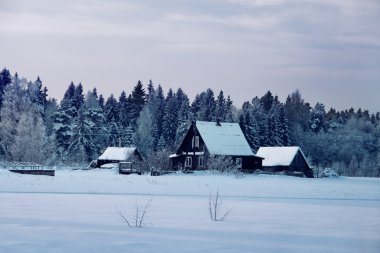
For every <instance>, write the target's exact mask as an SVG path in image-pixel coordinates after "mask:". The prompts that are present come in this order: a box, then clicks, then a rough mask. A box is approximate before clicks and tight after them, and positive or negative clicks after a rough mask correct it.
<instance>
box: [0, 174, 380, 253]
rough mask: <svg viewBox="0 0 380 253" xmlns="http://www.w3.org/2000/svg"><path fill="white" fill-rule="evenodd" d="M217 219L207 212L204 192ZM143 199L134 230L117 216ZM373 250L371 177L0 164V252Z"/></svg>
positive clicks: (379, 239) (378, 203)
mask: <svg viewBox="0 0 380 253" xmlns="http://www.w3.org/2000/svg"><path fill="white" fill-rule="evenodd" d="M217 189H219V192H220V193H221V195H223V197H224V207H225V209H224V210H229V209H231V212H230V215H229V216H228V217H227V219H226V220H225V221H222V222H212V221H210V219H209V217H208V210H207V204H208V198H209V195H210V192H213V193H214V192H215V191H216V190H217ZM150 199H151V200H152V204H151V208H150V211H149V213H148V216H147V217H146V219H145V223H146V226H145V227H144V228H129V227H128V226H127V225H126V224H125V223H123V221H122V219H121V217H120V216H119V215H118V211H117V210H120V211H122V212H123V213H125V214H132V213H133V210H134V206H135V202H136V201H138V202H139V203H140V204H144V203H146V201H148V200H150ZM280 250H281V252H282V253H284V252H374V253H375V252H376V253H378V252H380V180H379V179H366V178H339V179H305V178H295V177H287V176H254V175H249V176H246V177H244V178H240V179H236V178H235V177H233V176H229V175H215V174H208V173H198V174H195V175H183V174H177V175H166V176H161V177H151V176H137V175H130V176H126V175H117V174H116V172H115V171H113V170H92V171H80V170H77V171H71V170H58V171H56V176H55V177H46V176H31V175H19V174H13V173H10V172H7V171H4V170H0V252H1V253H3V252H102V253H103V252H279V251H280Z"/></svg>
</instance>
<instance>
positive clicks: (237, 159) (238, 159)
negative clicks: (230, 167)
mask: <svg viewBox="0 0 380 253" xmlns="http://www.w3.org/2000/svg"><path fill="white" fill-rule="evenodd" d="M242 163H243V159H242V158H240V157H238V158H236V161H235V164H236V167H237V168H238V169H241V168H242Z"/></svg>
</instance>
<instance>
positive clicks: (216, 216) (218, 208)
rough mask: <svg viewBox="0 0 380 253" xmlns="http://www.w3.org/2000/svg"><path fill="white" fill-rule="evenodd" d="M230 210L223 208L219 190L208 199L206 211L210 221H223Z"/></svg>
mask: <svg viewBox="0 0 380 253" xmlns="http://www.w3.org/2000/svg"><path fill="white" fill-rule="evenodd" d="M230 211H231V210H228V211H224V210H223V199H222V197H220V195H219V190H218V191H216V194H215V195H214V196H212V195H211V194H210V198H209V200H208V213H209V216H210V219H211V220H212V221H223V220H224V219H225V218H226V217H227V216H228V214H229V213H230Z"/></svg>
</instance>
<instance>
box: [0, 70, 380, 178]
mask: <svg viewBox="0 0 380 253" xmlns="http://www.w3.org/2000/svg"><path fill="white" fill-rule="evenodd" d="M252 97H253V98H252V100H251V101H247V102H245V103H244V104H243V105H242V108H236V107H235V106H234V105H233V101H232V99H231V98H230V96H226V95H225V94H224V93H223V91H220V92H219V93H214V91H213V90H212V89H207V90H206V91H202V92H201V93H199V94H197V95H196V97H195V99H194V100H193V101H190V100H189V98H188V96H187V95H186V94H185V92H184V91H183V90H182V89H181V88H179V89H178V90H176V91H173V90H172V89H169V90H168V91H167V92H166V93H165V92H164V90H163V88H162V87H161V85H158V86H155V85H154V84H153V82H152V81H151V80H150V81H149V82H148V83H147V84H146V85H145V87H144V85H143V83H142V82H141V81H138V82H137V83H136V85H135V86H134V88H133V90H132V91H131V93H130V94H128V93H127V92H125V91H123V92H121V94H120V95H119V96H117V97H115V96H114V95H110V96H109V97H108V98H105V97H103V96H102V95H101V94H98V92H97V90H96V88H94V89H93V90H91V91H88V92H85V91H83V86H82V84H81V83H79V84H74V83H71V84H69V86H68V88H67V90H66V92H65V94H64V96H63V99H62V100H61V101H60V102H59V103H58V101H57V100H56V99H55V98H49V97H48V89H47V88H46V87H43V83H42V81H41V79H40V78H39V77H38V78H37V80H36V81H34V82H32V81H28V80H27V79H25V78H21V77H19V76H18V74H17V73H15V74H14V75H11V73H10V72H9V70H7V69H5V68H4V69H3V70H2V71H1V73H0V159H1V160H8V161H28V162H37V163H42V164H46V165H74V164H76V165H78V164H88V163H89V162H90V161H91V160H93V159H96V158H97V157H98V156H99V154H100V153H101V152H102V151H103V150H104V149H105V148H106V147H108V146H133V145H135V146H137V147H138V148H139V149H140V151H141V152H142V153H143V154H144V155H145V156H147V157H149V156H154V155H155V154H158V153H160V152H161V155H162V152H163V151H166V153H170V152H173V151H174V150H175V149H176V147H177V146H178V144H179V143H180V141H181V140H182V138H183V136H184V134H185V132H186V130H187V129H188V127H189V125H190V124H191V121H193V120H203V121H215V120H217V119H219V120H220V121H222V122H238V123H239V124H240V126H241V128H242V130H243V132H244V134H245V136H246V138H247V140H248V142H249V144H250V146H251V148H252V150H253V151H256V150H257V149H258V147H260V146H289V145H297V146H300V147H301V148H302V150H303V151H304V153H305V155H306V156H307V158H308V160H309V161H310V162H311V164H312V165H313V166H314V167H315V168H326V167H331V168H333V169H335V170H337V171H338V172H339V173H340V174H342V175H348V176H376V177H379V176H380V113H379V112H375V113H370V112H369V111H368V110H362V109H360V108H359V109H358V110H354V109H353V108H350V109H347V110H343V111H337V110H335V109H333V108H331V109H329V110H326V108H325V106H324V104H323V103H317V104H316V105H315V106H311V105H310V104H309V103H307V102H305V101H304V100H303V98H302V96H301V93H300V92H299V91H298V90H296V91H295V92H293V93H291V94H290V95H289V96H288V97H287V99H286V101H285V102H281V101H279V99H278V97H277V96H274V95H273V94H272V92H271V91H268V92H267V93H266V94H264V95H263V96H262V97H258V96H254V95H253V96H252Z"/></svg>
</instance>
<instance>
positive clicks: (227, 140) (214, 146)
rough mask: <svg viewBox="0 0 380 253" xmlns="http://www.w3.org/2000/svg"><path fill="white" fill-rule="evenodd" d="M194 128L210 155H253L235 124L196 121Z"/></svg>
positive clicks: (237, 125)
mask: <svg viewBox="0 0 380 253" xmlns="http://www.w3.org/2000/svg"><path fill="white" fill-rule="evenodd" d="M196 126H197V129H198V131H199V134H200V135H201V137H202V139H203V141H204V142H205V145H206V147H207V149H208V151H209V153H210V154H211V155H236V156H239V155H240V156H253V155H255V154H254V153H253V152H252V150H251V148H250V147H249V144H248V142H247V140H246V139H245V137H244V134H243V132H242V131H241V129H240V126H239V124H237V123H220V126H218V125H217V124H216V122H205V121H197V122H196Z"/></svg>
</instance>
